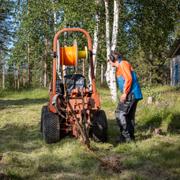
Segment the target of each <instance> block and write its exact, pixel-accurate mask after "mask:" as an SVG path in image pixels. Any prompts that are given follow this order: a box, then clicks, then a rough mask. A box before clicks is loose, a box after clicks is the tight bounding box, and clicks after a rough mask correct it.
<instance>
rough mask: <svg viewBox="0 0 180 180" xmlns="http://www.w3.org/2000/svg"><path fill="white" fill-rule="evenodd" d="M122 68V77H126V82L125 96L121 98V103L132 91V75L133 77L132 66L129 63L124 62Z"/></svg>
mask: <svg viewBox="0 0 180 180" xmlns="http://www.w3.org/2000/svg"><path fill="white" fill-rule="evenodd" d="M120 66H121V69H122V76H123V77H124V80H125V83H124V90H123V95H122V96H121V101H124V100H125V99H126V96H127V95H128V93H129V91H130V89H131V85H132V75H131V69H130V65H129V64H128V63H127V62H123V61H122V62H121V65H120Z"/></svg>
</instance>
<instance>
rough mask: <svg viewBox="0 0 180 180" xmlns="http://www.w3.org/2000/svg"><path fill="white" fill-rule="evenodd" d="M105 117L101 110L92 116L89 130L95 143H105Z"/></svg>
mask: <svg viewBox="0 0 180 180" xmlns="http://www.w3.org/2000/svg"><path fill="white" fill-rule="evenodd" d="M107 130H108V124H107V117H106V114H105V112H104V111H103V110H100V111H97V112H95V113H94V114H93V122H92V129H91V131H90V132H91V136H92V138H93V139H94V140H95V141H98V142H106V141H107Z"/></svg>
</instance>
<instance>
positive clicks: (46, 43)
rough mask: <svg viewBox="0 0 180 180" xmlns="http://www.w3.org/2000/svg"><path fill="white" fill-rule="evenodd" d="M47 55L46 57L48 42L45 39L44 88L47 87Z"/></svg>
mask: <svg viewBox="0 0 180 180" xmlns="http://www.w3.org/2000/svg"><path fill="white" fill-rule="evenodd" d="M47 55H48V41H47V39H45V56H44V87H47Z"/></svg>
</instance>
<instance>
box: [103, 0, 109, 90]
mask: <svg viewBox="0 0 180 180" xmlns="http://www.w3.org/2000/svg"><path fill="white" fill-rule="evenodd" d="M104 5H105V15H106V58H107V59H108V58H109V55H110V47H111V46H110V25H109V1H108V0H104ZM110 68H111V66H110V63H109V62H107V70H106V74H105V76H106V82H107V84H108V87H109V88H110V76H109V72H110Z"/></svg>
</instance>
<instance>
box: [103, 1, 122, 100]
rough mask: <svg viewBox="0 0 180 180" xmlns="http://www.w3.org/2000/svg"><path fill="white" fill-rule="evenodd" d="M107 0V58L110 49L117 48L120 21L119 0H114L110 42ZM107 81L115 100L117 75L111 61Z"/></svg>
mask: <svg viewBox="0 0 180 180" xmlns="http://www.w3.org/2000/svg"><path fill="white" fill-rule="evenodd" d="M104 2H105V14H106V49H107V54H106V56H107V59H108V58H109V57H108V56H109V55H110V50H112V51H113V50H115V48H116V45H117V35H118V23H119V22H118V21H119V1H118V0H114V13H113V14H114V18H113V29H112V42H111V44H110V26H109V1H108V0H104ZM106 81H107V84H108V87H109V89H110V92H111V97H112V100H113V101H114V102H116V100H117V88H116V77H115V68H113V67H112V66H111V65H110V63H109V62H107V70H106Z"/></svg>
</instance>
